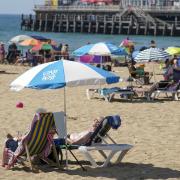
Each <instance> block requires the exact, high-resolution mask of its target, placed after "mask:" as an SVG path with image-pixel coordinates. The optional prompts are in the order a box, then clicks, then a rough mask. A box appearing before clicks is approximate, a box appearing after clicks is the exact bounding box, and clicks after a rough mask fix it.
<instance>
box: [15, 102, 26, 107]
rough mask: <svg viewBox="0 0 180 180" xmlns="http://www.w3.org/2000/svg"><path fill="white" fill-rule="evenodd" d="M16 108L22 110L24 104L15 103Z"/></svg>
mask: <svg viewBox="0 0 180 180" xmlns="http://www.w3.org/2000/svg"><path fill="white" fill-rule="evenodd" d="M16 107H17V108H23V107H24V104H23V103H22V102H17V103H16Z"/></svg>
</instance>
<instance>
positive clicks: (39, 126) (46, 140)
mask: <svg viewBox="0 0 180 180" xmlns="http://www.w3.org/2000/svg"><path fill="white" fill-rule="evenodd" d="M54 126H55V123H54V116H53V113H39V114H35V116H34V119H33V122H32V124H31V128H30V131H29V132H28V133H27V134H26V135H25V136H24V137H23V139H22V140H21V142H20V143H19V145H18V148H17V149H16V151H15V152H14V153H13V156H12V157H11V159H10V160H9V162H8V166H9V167H12V166H13V165H14V164H15V163H16V162H17V160H18V159H19V158H20V157H21V156H26V157H27V159H28V161H29V162H30V167H31V170H33V165H32V162H31V156H33V155H39V156H40V157H45V156H46V153H47V151H48V148H51V145H52V148H53V153H54V156H55V158H56V163H57V167H58V168H59V167H60V165H59V159H58V156H57V152H56V148H55V146H54V142H53V141H52V138H51V137H50V130H51V128H52V127H54Z"/></svg>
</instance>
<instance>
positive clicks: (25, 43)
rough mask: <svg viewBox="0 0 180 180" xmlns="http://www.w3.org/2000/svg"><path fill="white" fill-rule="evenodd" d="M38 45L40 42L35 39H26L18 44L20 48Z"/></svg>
mask: <svg viewBox="0 0 180 180" xmlns="http://www.w3.org/2000/svg"><path fill="white" fill-rule="evenodd" d="M38 44H41V42H40V41H39V40H36V39H26V40H24V41H22V42H20V43H19V45H20V46H36V45H38Z"/></svg>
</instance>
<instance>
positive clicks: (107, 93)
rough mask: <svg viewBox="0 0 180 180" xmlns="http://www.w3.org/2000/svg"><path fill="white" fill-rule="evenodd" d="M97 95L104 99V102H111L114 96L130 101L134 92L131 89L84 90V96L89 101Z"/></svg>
mask: <svg viewBox="0 0 180 180" xmlns="http://www.w3.org/2000/svg"><path fill="white" fill-rule="evenodd" d="M95 94H98V95H99V96H100V97H102V98H104V100H105V101H107V102H111V100H112V99H113V98H114V97H115V96H116V95H119V97H122V98H126V99H130V100H131V101H132V99H133V96H134V95H135V91H134V90H133V89H132V88H120V87H112V88H100V89H86V96H87V98H88V99H89V100H90V99H91V98H93V97H94V96H95Z"/></svg>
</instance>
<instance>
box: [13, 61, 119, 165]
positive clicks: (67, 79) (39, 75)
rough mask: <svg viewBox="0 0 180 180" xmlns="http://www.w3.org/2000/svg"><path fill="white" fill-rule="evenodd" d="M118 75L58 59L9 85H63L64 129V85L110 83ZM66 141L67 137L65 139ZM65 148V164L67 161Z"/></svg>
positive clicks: (34, 87) (49, 86) (41, 86)
mask: <svg viewBox="0 0 180 180" xmlns="http://www.w3.org/2000/svg"><path fill="white" fill-rule="evenodd" d="M119 78H120V77H119V76H116V75H115V74H113V73H110V72H108V71H105V70H103V69H100V68H97V67H94V66H92V65H88V64H83V63H79V62H73V61H68V60H59V61H54V62H49V63H44V64H41V65H38V66H36V67H33V68H31V69H29V70H28V71H26V72H25V73H23V74H22V75H21V76H19V77H18V78H17V79H15V80H14V81H13V82H12V83H11V84H10V87H11V89H12V90H15V91H19V90H21V89H23V88H33V89H58V88H63V87H64V112H65V130H66V129H67V128H66V96H65V94H66V92H65V87H66V86H69V87H74V86H81V85H94V84H106V83H107V84H111V83H117V82H119ZM66 142H67V139H66ZM67 159H68V157H67V149H66V165H68V161H67Z"/></svg>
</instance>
